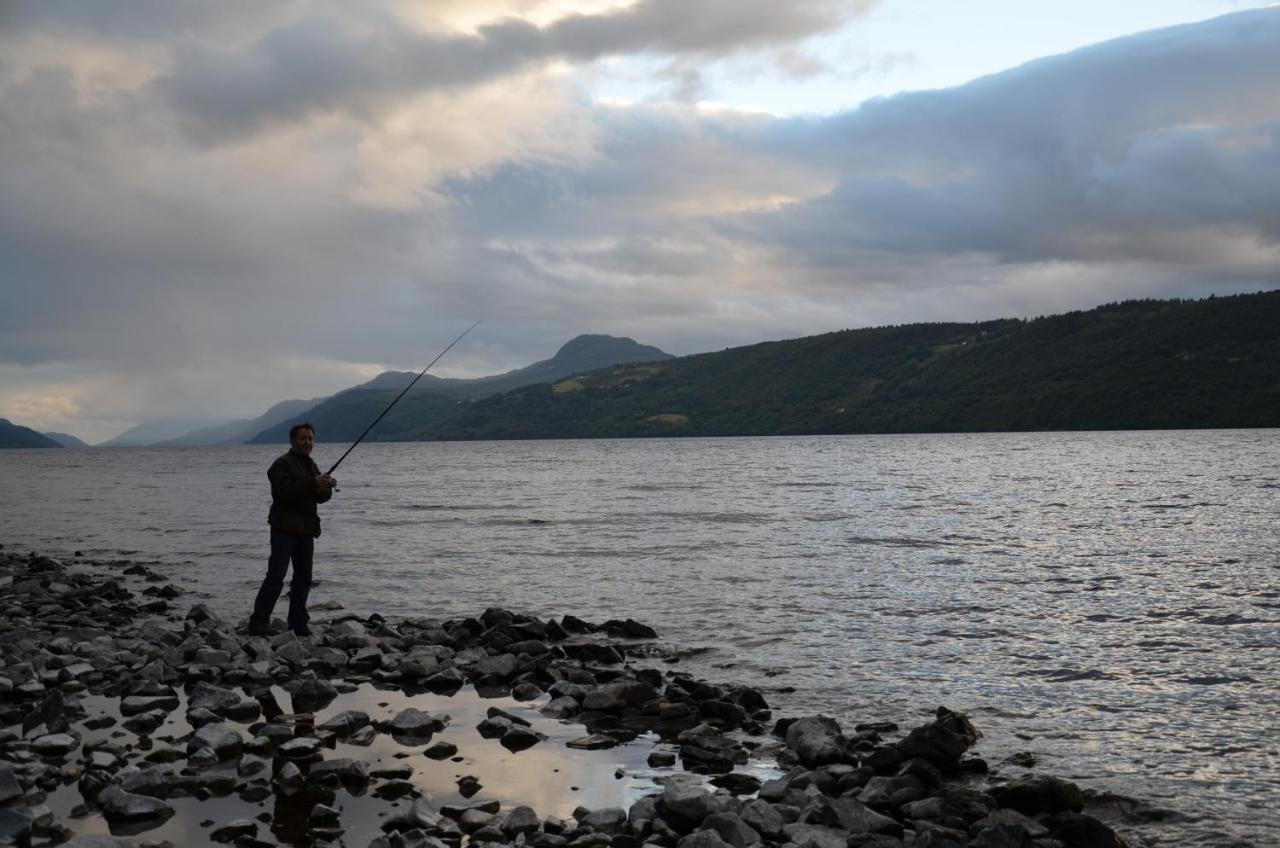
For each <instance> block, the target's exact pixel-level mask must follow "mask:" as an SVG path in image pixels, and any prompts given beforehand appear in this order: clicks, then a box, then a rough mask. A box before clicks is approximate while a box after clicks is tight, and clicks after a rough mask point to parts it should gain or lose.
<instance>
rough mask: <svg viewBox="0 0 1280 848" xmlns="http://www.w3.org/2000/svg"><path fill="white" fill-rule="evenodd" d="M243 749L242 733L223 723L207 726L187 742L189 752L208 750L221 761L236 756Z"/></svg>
mask: <svg viewBox="0 0 1280 848" xmlns="http://www.w3.org/2000/svg"><path fill="white" fill-rule="evenodd" d="M242 747H244V739H243V738H242V737H241V736H240V731H238V730H236V729H235V728H234V727H231V726H229V725H227V724H223V723H221V722H219V723H217V724H206V725H205V726H204V727H201V728H200V729H199V730H197V731H196V732H195V734H193V735H192V737H191V739H190V741H188V742H187V750H188V751H192V752H193V751H197V750H199V749H201V748H208V749H209V750H211V751H213V752H214V754H216V755H217V756H218V758H219V759H225V758H227V757H231V756H234V755H235V754H237V753H238V752H239V751H240V749H241V748H242Z"/></svg>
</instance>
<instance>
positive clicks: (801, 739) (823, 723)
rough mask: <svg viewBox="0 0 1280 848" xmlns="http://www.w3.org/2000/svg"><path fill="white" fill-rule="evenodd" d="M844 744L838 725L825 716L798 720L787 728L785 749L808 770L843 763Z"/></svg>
mask: <svg viewBox="0 0 1280 848" xmlns="http://www.w3.org/2000/svg"><path fill="white" fill-rule="evenodd" d="M844 742H845V740H844V734H842V733H841V732H840V725H839V724H838V723H837V722H836V720H835V719H833V718H828V717H827V716H822V715H818V716H810V717H808V718H802V719H798V720H796V721H793V722H792V723H791V726H790V727H788V728H787V747H788V748H790V749H791V750H792V751H794V752H795V755H796V757H797V758H799V760H800V762H801V763H803V764H804V765H806V766H808V767H809V768H813V767H814V766H825V765H829V764H831V763H841V762H844V760H845V748H844Z"/></svg>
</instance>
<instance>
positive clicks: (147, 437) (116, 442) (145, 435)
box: [98, 419, 212, 448]
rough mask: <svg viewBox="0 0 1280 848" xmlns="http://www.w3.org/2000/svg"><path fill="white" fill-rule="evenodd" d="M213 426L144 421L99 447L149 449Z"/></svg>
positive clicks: (197, 421)
mask: <svg viewBox="0 0 1280 848" xmlns="http://www.w3.org/2000/svg"><path fill="white" fill-rule="evenodd" d="M209 426H212V425H210V424H209V422H208V421H201V420H191V419H167V420H160V421H144V422H142V423H141V424H138V425H137V426H135V427H130V428H129V429H128V430H125V431H124V432H123V433H121V434H120V435H118V436H116V437H115V438H113V439H108V440H107V441H105V442H103V443H102V444H100V445H98V447H101V448H139V447H149V446H151V445H154V444H156V443H157V442H162V441H165V440H166V439H176V438H177V437H179V436H181V435H182V434H183V433H188V432H190V431H192V430H195V429H197V428H203V427H209Z"/></svg>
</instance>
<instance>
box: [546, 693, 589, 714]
mask: <svg viewBox="0 0 1280 848" xmlns="http://www.w3.org/2000/svg"><path fill="white" fill-rule="evenodd" d="M581 711H582V707H581V705H579V704H578V701H577V700H576V699H575V698H572V697H570V696H569V695H562V696H561V697H559V698H556V699H554V700H552V701H550V702H549V703H547V705H546V706H544V707H543V708H542V709H541V710H539V712H541V713H542V714H543V715H544V716H547V717H548V718H569V717H570V716H575V715H577V714H578V713H579V712H581Z"/></svg>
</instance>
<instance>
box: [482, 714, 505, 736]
mask: <svg viewBox="0 0 1280 848" xmlns="http://www.w3.org/2000/svg"><path fill="white" fill-rule="evenodd" d="M511 726H512V725H511V721H510V720H508V719H505V718H503V717H502V716H490V717H489V718H486V719H485V720H483V721H481V722H480V723H479V724H477V725H476V730H477V731H479V733H480V735H481V736H482V737H483V738H485V739H501V738H502V737H503V735H504V734H505V733H506V732H507V731H508V730H510V729H511Z"/></svg>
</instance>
